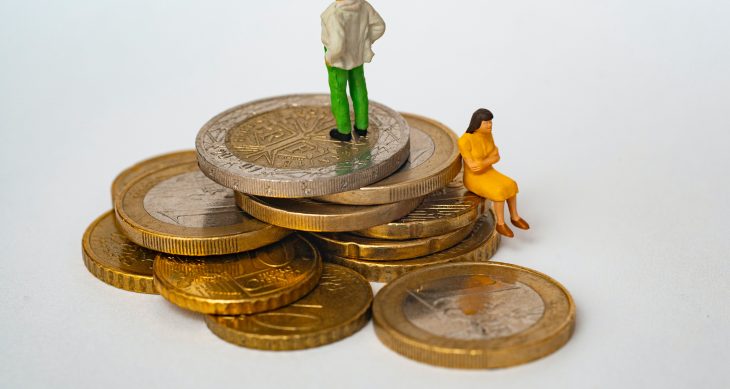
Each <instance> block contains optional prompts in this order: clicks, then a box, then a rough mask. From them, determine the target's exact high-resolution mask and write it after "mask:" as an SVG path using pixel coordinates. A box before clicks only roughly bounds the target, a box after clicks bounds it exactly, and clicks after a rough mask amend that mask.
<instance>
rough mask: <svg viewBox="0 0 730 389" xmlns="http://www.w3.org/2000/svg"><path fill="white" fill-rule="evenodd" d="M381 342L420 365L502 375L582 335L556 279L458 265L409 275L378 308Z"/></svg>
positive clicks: (516, 269) (514, 269)
mask: <svg viewBox="0 0 730 389" xmlns="http://www.w3.org/2000/svg"><path fill="white" fill-rule="evenodd" d="M373 319H374V322H375V332H376V334H377V335H378V338H380V340H381V341H382V342H383V343H384V344H385V345H386V346H388V347H389V348H391V349H392V350H394V351H396V352H398V353H400V354H402V355H404V356H406V357H408V358H411V359H415V360H417V361H421V362H425V363H429V364H433V365H438V366H444V367H454V368H474V369H478V368H500V367H508V366H514V365H518V364H522V363H526V362H529V361H532V360H535V359H538V358H541V357H544V356H546V355H548V354H551V353H553V352H555V351H556V350H558V349H559V348H560V347H562V346H563V345H564V344H565V343H567V342H568V340H569V339H570V337H571V336H572V334H573V329H574V327H575V304H574V302H573V299H572V297H571V296H570V293H569V292H568V291H567V290H566V289H565V288H564V287H563V286H562V285H560V284H559V283H558V282H556V281H555V280H553V279H551V278H550V277H548V276H546V275H544V274H542V273H538V272H536V271H534V270H531V269H527V268H524V267H520V266H516V265H511V264H506V263H496V262H491V263H458V264H447V265H441V266H434V267H429V268H427V269H422V270H419V271H416V272H412V273H409V274H407V275H405V276H403V277H401V278H399V279H397V280H395V281H393V282H392V283H390V284H388V285H386V286H385V287H384V288H383V289H381V290H380V292H379V293H378V295H377V296H376V298H375V302H374V303H373Z"/></svg>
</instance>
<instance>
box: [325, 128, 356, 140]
mask: <svg viewBox="0 0 730 389" xmlns="http://www.w3.org/2000/svg"><path fill="white" fill-rule="evenodd" d="M330 138H332V139H336V140H339V141H342V142H349V141H351V140H352V134H343V133H341V132H340V131H338V130H337V129H336V128H333V129H331V130H330Z"/></svg>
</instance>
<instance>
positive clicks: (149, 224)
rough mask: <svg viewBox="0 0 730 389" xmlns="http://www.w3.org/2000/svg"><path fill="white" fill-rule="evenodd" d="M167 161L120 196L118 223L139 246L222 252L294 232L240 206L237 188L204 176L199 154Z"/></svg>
mask: <svg viewBox="0 0 730 389" xmlns="http://www.w3.org/2000/svg"><path fill="white" fill-rule="evenodd" d="M168 162H169V163H167V164H164V165H159V164H158V165H157V168H156V169H151V168H150V169H147V171H148V173H147V174H146V175H144V176H141V177H138V178H137V179H136V180H134V181H132V182H130V183H128V184H127V185H125V186H124V188H123V189H122V191H121V193H119V194H118V195H117V198H116V201H115V210H116V216H117V222H118V224H119V227H120V228H121V230H122V231H123V232H124V233H125V234H126V235H127V236H128V237H129V239H130V240H131V241H133V242H135V243H136V244H138V245H140V246H143V247H146V248H148V249H151V250H155V251H161V252H164V253H169V254H177V255H195V256H206V255H222V254H231V253H237V252H242V251H247V250H253V249H256V248H259V247H262V246H265V245H267V244H271V243H274V242H277V241H279V240H281V239H282V238H284V237H285V236H287V235H288V234H290V233H291V231H288V230H286V229H284V228H281V227H276V226H273V225H270V224H266V223H264V222H261V221H259V220H257V219H255V218H253V217H251V216H249V215H247V214H245V213H244V212H242V211H241V210H240V209H238V208H237V207H236V203H235V199H234V194H233V191H232V190H230V189H228V188H224V187H222V186H220V185H218V184H216V183H215V182H213V181H211V180H210V179H208V178H207V177H206V176H205V175H203V173H202V172H201V171H200V169H198V166H197V159H196V158H195V156H194V155H187V157H186V158H184V159H180V160H174V161H168Z"/></svg>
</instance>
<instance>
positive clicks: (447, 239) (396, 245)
mask: <svg viewBox="0 0 730 389" xmlns="http://www.w3.org/2000/svg"><path fill="white" fill-rule="evenodd" d="M473 227H474V226H473V225H468V226H466V227H461V228H459V229H458V230H456V231H451V232H447V233H446V234H444V235H439V236H432V237H429V238H421V239H409V240H386V239H373V238H365V237H362V236H358V235H352V234H348V233H329V234H326V233H324V234H323V233H312V234H311V235H312V237H313V238H314V241H315V243H316V244H317V246H318V247H319V248H320V250H322V252H326V253H327V255H334V256H338V257H345V258H352V259H362V260H371V261H397V260H400V259H411V258H417V257H422V256H424V255H429V254H433V253H436V252H439V251H443V250H446V249H448V248H449V247H452V246H454V245H455V244H457V243H459V242H461V241H462V240H464V238H465V237H466V236H467V235H469V234H470V233H471V231H472V229H473Z"/></svg>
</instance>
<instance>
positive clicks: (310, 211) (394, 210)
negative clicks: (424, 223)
mask: <svg viewBox="0 0 730 389" xmlns="http://www.w3.org/2000/svg"><path fill="white" fill-rule="evenodd" d="M421 201H422V199H420V198H418V199H411V200H404V201H401V202H398V203H392V204H382V205H341V204H330V203H324V202H321V201H315V200H309V199H277V198H272V197H256V196H248V195H245V194H243V193H240V192H236V204H238V206H239V207H241V209H243V210H244V211H246V212H247V213H249V214H250V215H252V216H253V217H255V218H257V219H259V220H263V221H265V222H266V223H270V224H273V225H276V226H281V227H283V228H290V229H293V230H299V231H312V232H342V231H353V230H361V229H364V228H369V227H372V226H377V225H379V224H384V223H388V222H390V221H393V220H397V219H400V218H402V217H403V216H405V215H407V214H408V213H409V212H411V211H413V210H414V209H415V208H416V207H418V205H419V204H420V203H421Z"/></svg>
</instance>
